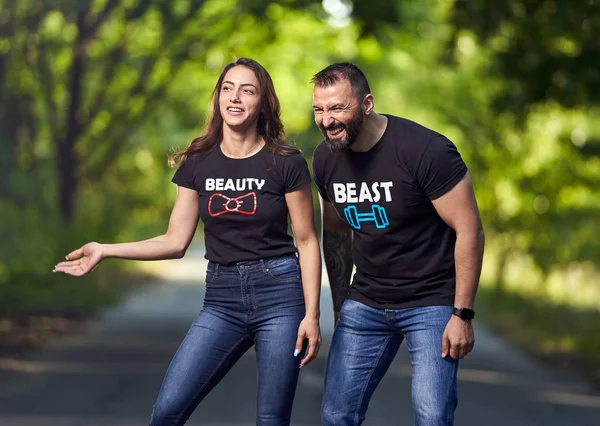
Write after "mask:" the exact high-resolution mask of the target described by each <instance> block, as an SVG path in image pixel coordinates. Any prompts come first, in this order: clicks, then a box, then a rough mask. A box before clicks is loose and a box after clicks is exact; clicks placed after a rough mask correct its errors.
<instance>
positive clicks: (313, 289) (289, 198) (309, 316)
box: [285, 185, 321, 367]
mask: <svg viewBox="0 0 600 426" xmlns="http://www.w3.org/2000/svg"><path fill="white" fill-rule="evenodd" d="M285 201H286V203H287V206H288V210H289V212H290V219H291V221H292V229H293V231H294V238H295V240H296V247H297V249H298V257H299V261H300V270H301V271H302V287H303V289H304V300H305V305H306V316H305V317H304V320H303V321H302V323H301V324H300V327H299V329H298V341H297V342H296V350H298V351H301V350H302V344H303V342H304V339H308V343H309V347H308V352H307V354H306V356H305V357H304V359H303V360H302V361H301V365H300V366H301V367H302V366H303V365H305V364H307V363H309V362H310V361H312V360H313V359H314V358H315V357H316V356H317V353H318V351H319V346H320V345H321V333H320V330H319V316H320V313H321V312H320V308H319V301H320V297H321V252H320V250H319V240H318V239H317V234H316V233H315V227H314V214H313V201H312V193H311V190H310V185H305V186H304V187H302V188H301V189H300V190H298V191H294V192H290V193H287V194H286V195H285Z"/></svg>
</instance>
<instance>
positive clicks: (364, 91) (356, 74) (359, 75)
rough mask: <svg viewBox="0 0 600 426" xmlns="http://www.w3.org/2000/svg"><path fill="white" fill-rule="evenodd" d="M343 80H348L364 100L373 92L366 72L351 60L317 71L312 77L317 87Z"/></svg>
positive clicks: (355, 93) (353, 90) (354, 91)
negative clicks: (350, 61)
mask: <svg viewBox="0 0 600 426" xmlns="http://www.w3.org/2000/svg"><path fill="white" fill-rule="evenodd" d="M342 80H347V81H348V82H349V83H350V86H351V87H352V93H353V94H354V96H355V97H356V98H357V99H358V100H362V98H364V97H365V96H366V95H368V94H369V93H371V88H370V87H369V82H368V81H367V77H366V76H365V74H364V73H363V72H362V71H361V70H360V68H358V67H357V66H356V65H354V64H351V63H349V62H338V63H336V64H332V65H329V66H328V67H327V68H325V69H323V70H321V71H319V72H318V73H316V74H315V75H314V76H313V78H312V79H311V83H314V85H315V86H317V87H329V86H332V85H334V84H335V83H338V82H340V81H342Z"/></svg>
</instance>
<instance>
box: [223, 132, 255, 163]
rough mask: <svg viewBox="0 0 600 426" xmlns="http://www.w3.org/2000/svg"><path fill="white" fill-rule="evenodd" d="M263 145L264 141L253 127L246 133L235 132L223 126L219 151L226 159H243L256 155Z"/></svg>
mask: <svg viewBox="0 0 600 426" xmlns="http://www.w3.org/2000/svg"><path fill="white" fill-rule="evenodd" d="M263 145H264V141H263V140H262V138H261V137H260V135H259V134H258V132H257V129H256V127H254V126H253V127H251V128H250V129H248V130H246V131H237V130H233V129H231V128H230V127H228V126H223V140H222V141H221V151H223V154H225V155H226V156H227V157H232V158H245V157H248V156H250V155H254V154H256V152H257V151H258V150H259V149H260V147H262V146H263Z"/></svg>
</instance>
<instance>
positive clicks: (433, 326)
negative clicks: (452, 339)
mask: <svg viewBox="0 0 600 426" xmlns="http://www.w3.org/2000/svg"><path fill="white" fill-rule="evenodd" d="M451 315H452V307H451V306H422V307H417V308H406V309H375V308H371V307H369V306H366V305H364V304H362V303H359V302H356V301H353V300H346V301H345V302H344V305H343V307H342V310H341V313H340V320H339V322H338V324H337V327H336V328H335V332H334V334H333V340H332V342H331V349H330V351H329V356H328V358H327V370H326V374H325V393H324V395H323V406H322V409H321V418H322V422H323V425H324V426H350V425H360V424H361V423H362V422H363V421H364V419H365V413H366V412H367V407H368V405H369V400H370V399H371V396H372V395H373V392H374V391H375V388H376V387H377V385H378V384H379V382H380V381H381V379H382V378H383V376H384V374H385V372H386V371H387V369H388V367H389V366H390V364H391V363H392V361H393V359H394V357H395V356H396V353H397V352H398V348H399V347H400V344H401V343H402V340H403V339H404V337H406V343H407V345H408V351H409V353H410V357H411V362H412V402H413V408H414V414H415V425H416V426H449V425H453V424H454V410H455V409H456V405H457V385H456V372H457V368H458V361H457V360H453V359H452V358H450V357H449V356H448V357H447V358H442V335H443V333H444V329H445V328H446V324H447V323H448V321H449V320H450V316H451ZM402 416H406V413H398V417H399V421H398V424H406V421H404V422H403V421H402V420H401V417H402Z"/></svg>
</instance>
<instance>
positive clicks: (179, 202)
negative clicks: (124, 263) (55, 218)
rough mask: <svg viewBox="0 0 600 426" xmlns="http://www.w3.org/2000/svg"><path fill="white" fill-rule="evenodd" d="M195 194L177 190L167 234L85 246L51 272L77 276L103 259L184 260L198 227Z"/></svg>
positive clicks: (70, 254) (178, 188) (89, 269)
mask: <svg viewBox="0 0 600 426" xmlns="http://www.w3.org/2000/svg"><path fill="white" fill-rule="evenodd" d="M198 217H199V208H198V193H197V192H196V191H194V190H192V189H188V188H184V187H181V186H178V187H177V199H176V200H175V205H174V206H173V210H172V212H171V218H170V219H169V227H168V229H167V232H166V233H165V234H163V235H159V236H158V237H154V238H151V239H148V240H144V241H136V242H131V243H122V244H99V243H95V242H92V243H88V244H86V245H84V246H83V247H81V248H79V249H77V250H75V251H73V252H71V253H69V254H68V255H67V256H66V259H67V262H60V263H59V264H58V265H56V266H55V267H54V270H53V272H64V273H66V274H69V275H74V276H81V275H85V274H87V273H88V272H90V271H92V270H93V269H94V268H95V267H96V266H97V265H98V263H100V262H101V261H102V260H104V259H107V258H111V257H113V258H119V259H132V260H162V259H176V258H181V257H183V256H184V254H185V252H186V250H187V248H188V246H189V245H190V242H191V241H192V238H193V237H194V232H195V231H196V226H197V225H198Z"/></svg>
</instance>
